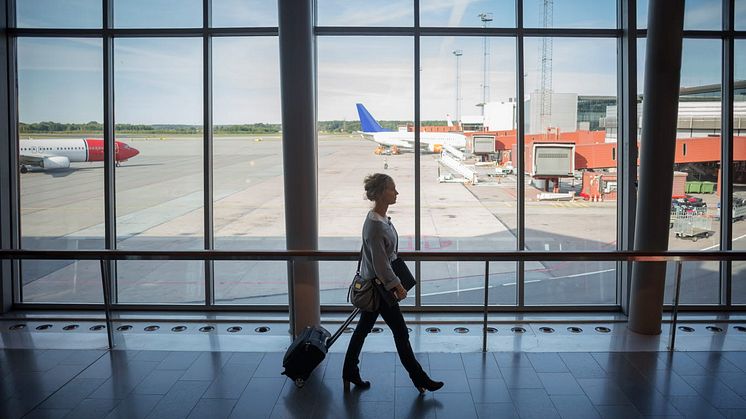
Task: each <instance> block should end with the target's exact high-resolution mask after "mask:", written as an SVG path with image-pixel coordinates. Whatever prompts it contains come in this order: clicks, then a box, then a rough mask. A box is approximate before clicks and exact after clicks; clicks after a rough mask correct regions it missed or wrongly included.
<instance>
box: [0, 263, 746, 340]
mask: <svg viewBox="0 0 746 419" xmlns="http://www.w3.org/2000/svg"><path fill="white" fill-rule="evenodd" d="M399 255H400V256H401V257H402V258H403V259H405V260H407V261H414V262H423V261H426V262H429V261H446V262H452V261H459V262H485V267H484V304H483V320H482V323H483V324H482V350H483V351H486V350H487V320H488V305H489V288H490V287H489V282H490V279H489V264H490V262H519V261H520V262H543V261H574V262H610V261H620V262H676V273H675V290H674V301H673V313H672V323H671V332H670V337H669V350H670V351H673V350H674V344H675V339H676V322H677V315H678V306H679V295H680V287H681V271H682V262H706V261H744V260H746V251H717V252H701V251H695V252H693V251H665V252H660V251H634V252H633V251H618V252H576V251H573V252H533V251H515V252H400V253H399ZM358 256H359V253H358V252H331V251H296V250H288V251H223V250H210V251H207V250H202V251H133V250H77V251H70V250H0V260H3V259H6V260H71V259H74V260H98V261H100V264H101V282H102V284H101V286H102V288H103V294H104V295H103V297H104V314H105V317H106V330H107V338H108V341H109V348H110V349H111V348H113V347H114V339H113V330H112V329H113V328H112V320H111V308H112V303H111V295H110V294H111V289H112V288H111V278H110V272H112V271H111V262H112V261H118V260H201V261H231V260H233V261H239V260H240V261H247V260H262V261H268V260H285V261H287V262H288V263H291V264H293V265H294V264H295V263H296V262H310V261H340V260H357V258H358ZM293 271H294V270H293V269H290V270H289V272H290V277H289V278H288V283H289V286H290V289H289V295H290V298H292V295H293V288H292V287H293V283H294V281H293V278H292V273H293ZM289 317H290V319H289V320H290V330H294V329H295V327H294V324H293V320H294V315H293V311H292V305H290V316H289Z"/></svg>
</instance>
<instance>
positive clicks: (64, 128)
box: [18, 120, 446, 134]
mask: <svg viewBox="0 0 746 419" xmlns="http://www.w3.org/2000/svg"><path fill="white" fill-rule="evenodd" d="M408 123H409V124H411V122H408V121H380V124H381V126H382V127H383V128H386V129H391V130H394V131H395V130H396V129H397V128H398V127H400V126H405V125H407V124H408ZM422 125H423V126H442V125H446V121H422ZM18 126H19V131H20V133H21V134H75V133H80V134H84V133H85V134H91V133H101V132H103V131H104V126H103V124H102V123H100V122H96V121H90V122H86V123H62V122H53V121H43V122H33V123H25V122H21V123H19V124H18ZM317 127H318V130H319V131H320V132H328V133H355V132H358V131H360V121H344V120H335V121H319V122H318V123H317ZM202 128H203V127H202V125H181V124H152V125H147V124H116V125H115V127H114V130H115V131H116V132H117V133H122V134H201V133H202ZM281 131H282V125H281V124H266V123H256V124H236V125H215V126H214V130H213V132H214V133H215V134H277V133H280V132H281Z"/></svg>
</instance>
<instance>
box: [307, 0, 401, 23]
mask: <svg viewBox="0 0 746 419" xmlns="http://www.w3.org/2000/svg"><path fill="white" fill-rule="evenodd" d="M413 4H414V3H413V2H411V1H401V0H378V1H368V0H318V2H317V6H316V8H317V11H318V12H317V16H318V17H317V19H318V25H319V26H413V25H414V6H413Z"/></svg>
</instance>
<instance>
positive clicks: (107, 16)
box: [102, 0, 118, 303]
mask: <svg viewBox="0 0 746 419" xmlns="http://www.w3.org/2000/svg"><path fill="white" fill-rule="evenodd" d="M113 7H114V0H103V3H102V11H103V17H102V19H103V26H104V32H106V30H107V29H109V28H111V27H112V26H113V24H114V9H113ZM103 94H104V97H103V102H104V103H103V105H104V124H103V125H104V132H103V134H104V229H105V232H104V246H105V248H106V249H111V250H114V249H116V248H117V233H116V173H115V161H114V160H115V156H114V147H115V145H114V144H115V143H114V134H115V132H114V131H115V125H114V124H115V118H114V38H113V37H112V36H111V34H109V33H105V34H104V35H103ZM107 267H108V268H109V278H111V281H110V284H111V290H109V291H110V295H111V302H112V303H116V302H117V301H118V292H117V283H118V281H117V279H118V278H117V274H116V270H117V262H116V261H115V262H114V263H111V264H107Z"/></svg>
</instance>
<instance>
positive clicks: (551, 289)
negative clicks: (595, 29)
mask: <svg viewBox="0 0 746 419" xmlns="http://www.w3.org/2000/svg"><path fill="white" fill-rule="evenodd" d="M548 42H551V43H552V44H551V45H549V44H548ZM525 46H526V47H525V51H526V53H525V68H526V77H525V84H526V92H527V95H528V100H527V101H526V102H525V106H526V134H527V135H526V139H525V141H526V143H525V144H526V145H525V146H526V148H525V150H524V159H525V162H526V168H525V169H526V188H525V196H526V207H525V217H526V218H525V219H526V248H527V250H539V251H563V250H571V251H582V250H597V251H613V250H614V249H615V248H616V214H617V212H616V211H617V201H616V195H617V172H616V167H617V161H616V138H615V137H614V136H612V135H609V136H607V133H606V130H605V127H604V126H602V122H604V124H605V118H606V116H616V82H617V80H616V40H614V39H570V38H554V39H550V38H546V39H542V38H536V39H527V40H526V44H525ZM542 50H544V51H552V50H553V55H549V53H546V54H542ZM543 56H545V57H546V58H548V59H550V60H551V61H552V62H553V66H552V67H551V70H550V69H549V68H542V61H543V60H542V57H543ZM591 57H592V58H591ZM531 265H535V266H531ZM526 271H527V276H526V304H530V305H534V304H555V303H556V304H568V303H574V304H575V303H581V302H582V303H585V304H613V303H614V302H615V295H614V294H613V293H612V294H609V290H613V289H615V287H616V281H615V279H614V264H613V263H608V262H598V263H594V262H588V263H567V262H543V263H536V264H527V266H526ZM531 271H534V272H535V274H533V275H528V272H531ZM528 281H537V282H531V284H535V285H532V286H530V287H529V286H528V284H529V282H528ZM549 282H551V283H552V285H551V286H549V285H548V283H549ZM581 282H582V285H581V284H580V283H581ZM542 283H547V284H546V286H544V285H541V284H542ZM579 290H580V291H582V292H581V293H580V294H578V291H579Z"/></svg>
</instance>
